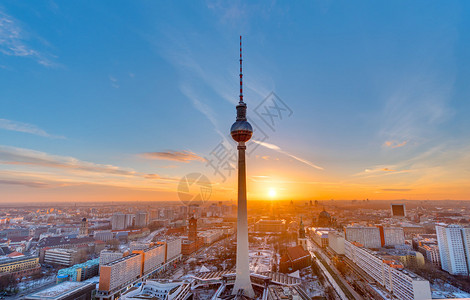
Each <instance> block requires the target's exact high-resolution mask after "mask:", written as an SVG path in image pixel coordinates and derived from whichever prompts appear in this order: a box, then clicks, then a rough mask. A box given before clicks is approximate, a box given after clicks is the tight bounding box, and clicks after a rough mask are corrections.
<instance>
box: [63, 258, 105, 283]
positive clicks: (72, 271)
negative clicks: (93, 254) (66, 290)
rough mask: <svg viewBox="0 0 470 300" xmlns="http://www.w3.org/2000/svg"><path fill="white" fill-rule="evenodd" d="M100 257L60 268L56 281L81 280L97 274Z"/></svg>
mask: <svg viewBox="0 0 470 300" xmlns="http://www.w3.org/2000/svg"><path fill="white" fill-rule="evenodd" d="M99 265H100V259H99V258H95V259H92V260H88V261H86V262H84V263H82V264H76V265H73V266H71V267H69V268H65V269H60V270H59V272H58V273H57V281H58V282H59V281H83V280H86V279H89V278H92V277H94V276H97V275H98V272H99Z"/></svg>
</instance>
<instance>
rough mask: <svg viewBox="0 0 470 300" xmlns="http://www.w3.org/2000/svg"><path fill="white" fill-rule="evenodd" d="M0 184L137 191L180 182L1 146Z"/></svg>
mask: <svg viewBox="0 0 470 300" xmlns="http://www.w3.org/2000/svg"><path fill="white" fill-rule="evenodd" d="M0 165H4V166H8V168H2V170H0V184H9V185H22V186H27V187H33V188H50V187H64V186H71V185H102V186H114V187H123V188H129V189H139V190H155V191H157V190H158V191H159V190H173V189H175V188H176V187H175V184H176V183H177V182H178V180H179V178H172V177H163V176H160V175H159V174H154V173H151V174H149V173H144V172H138V171H135V170H133V169H127V168H122V167H118V166H114V165H107V164H97V163H93V162H87V161H82V160H79V159H76V158H73V157H69V156H59V155H51V154H48V153H44V152H40V151H35V150H30V149H24V148H16V147H10V146H2V145H0Z"/></svg>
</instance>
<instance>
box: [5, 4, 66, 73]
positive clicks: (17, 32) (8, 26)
mask: <svg viewBox="0 0 470 300" xmlns="http://www.w3.org/2000/svg"><path fill="white" fill-rule="evenodd" d="M27 36H28V35H27V34H26V33H25V32H24V30H23V29H22V28H21V26H20V25H19V22H18V21H17V20H15V19H14V18H13V17H12V16H9V15H8V14H6V13H5V12H3V11H1V10H0V53H3V54H4V55H8V56H19V57H30V58H32V59H34V60H36V62H37V63H39V64H41V65H43V66H46V67H52V66H56V65H57V64H56V63H54V62H53V61H51V60H50V59H49V58H47V57H46V55H45V54H44V53H41V52H39V51H37V50H35V49H33V48H32V47H31V46H29V45H28V44H27V42H26V41H27Z"/></svg>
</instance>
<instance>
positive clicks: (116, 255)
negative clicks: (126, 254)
mask: <svg viewBox="0 0 470 300" xmlns="http://www.w3.org/2000/svg"><path fill="white" fill-rule="evenodd" d="M122 257H123V254H122V252H116V251H111V250H102V251H101V252H100V265H106V264H107V263H110V262H112V261H115V260H118V259H120V258H122Z"/></svg>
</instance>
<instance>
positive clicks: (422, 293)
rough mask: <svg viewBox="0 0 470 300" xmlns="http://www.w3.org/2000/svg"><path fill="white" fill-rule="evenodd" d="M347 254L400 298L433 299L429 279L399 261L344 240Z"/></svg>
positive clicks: (404, 299) (403, 299)
mask: <svg viewBox="0 0 470 300" xmlns="http://www.w3.org/2000/svg"><path fill="white" fill-rule="evenodd" d="M344 249H345V255H346V257H347V258H349V259H350V260H352V261H353V262H354V263H355V264H356V265H357V266H358V267H359V268H361V269H362V270H364V271H365V272H367V274H369V275H370V276H371V277H372V278H373V279H374V280H375V281H376V282H377V283H379V284H380V285H381V286H383V287H384V288H385V289H387V290H388V291H389V292H390V293H393V296H394V298H396V299H400V300H425V299H431V288H430V286H429V281H427V280H424V279H423V278H421V277H419V276H417V275H416V274H413V273H412V272H409V271H407V270H406V269H404V267H403V265H402V264H401V262H399V261H394V260H391V259H386V258H385V257H381V256H380V255H378V254H377V252H375V251H372V250H369V249H366V248H363V247H362V246H361V245H359V244H357V243H355V242H349V241H345V242H344Z"/></svg>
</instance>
